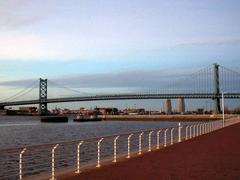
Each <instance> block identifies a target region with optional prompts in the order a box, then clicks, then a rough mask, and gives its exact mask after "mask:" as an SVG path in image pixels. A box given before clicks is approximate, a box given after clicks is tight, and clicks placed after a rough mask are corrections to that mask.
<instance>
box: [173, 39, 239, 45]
mask: <svg viewBox="0 0 240 180" xmlns="http://www.w3.org/2000/svg"><path fill="white" fill-rule="evenodd" d="M209 45H210V46H212V45H214V46H222V45H240V39H238V38H236V39H222V40H221V39H220V40H205V41H204V40H202V41H189V42H182V43H177V44H176V47H179V46H180V47H181V46H209Z"/></svg>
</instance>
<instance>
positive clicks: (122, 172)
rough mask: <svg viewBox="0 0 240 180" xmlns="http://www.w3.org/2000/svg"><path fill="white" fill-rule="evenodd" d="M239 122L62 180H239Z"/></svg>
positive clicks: (67, 175)
mask: <svg viewBox="0 0 240 180" xmlns="http://www.w3.org/2000/svg"><path fill="white" fill-rule="evenodd" d="M239 131H240V123H238V124H236V125H233V126H229V127H226V128H224V129H220V130H217V131H215V132H213V133H210V134H205V135H202V136H199V137H196V138H194V139H192V140H189V141H185V142H182V143H179V144H175V145H173V146H170V147H168V148H164V149H161V150H159V151H154V152H151V153H146V154H144V155H142V156H139V157H136V158H132V159H130V160H127V161H122V162H119V163H117V164H114V165H107V166H103V167H101V168H100V169H93V170H91V171H86V172H82V173H81V174H80V175H79V176H76V175H74V174H66V175H64V176H62V177H60V178H59V179H88V180H91V179H98V180H101V179H102V180H110V179H114V180H118V179H119V180H120V179H126V180H128V179H146V180H148V179H239V178H240V151H239V150H240V144H239V139H240V133H239Z"/></svg>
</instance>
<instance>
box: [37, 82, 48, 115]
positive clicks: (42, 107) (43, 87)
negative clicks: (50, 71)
mask: <svg viewBox="0 0 240 180" xmlns="http://www.w3.org/2000/svg"><path fill="white" fill-rule="evenodd" d="M46 101H47V79H41V78H40V80H39V102H40V103H39V114H40V115H47V114H48V109H47V102H46Z"/></svg>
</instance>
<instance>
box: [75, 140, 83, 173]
mask: <svg viewBox="0 0 240 180" xmlns="http://www.w3.org/2000/svg"><path fill="white" fill-rule="evenodd" d="M83 142H84V141H81V142H80V143H78V145H77V171H76V172H75V173H77V174H79V173H80V146H81V145H82V144H83Z"/></svg>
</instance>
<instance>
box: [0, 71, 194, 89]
mask: <svg viewBox="0 0 240 180" xmlns="http://www.w3.org/2000/svg"><path fill="white" fill-rule="evenodd" d="M191 70H192V69H191ZM187 72H189V71H186V70H184V71H183V70H181V71H176V70H174V71H169V70H160V69H159V70H135V71H123V72H112V73H96V74H85V75H69V76H64V77H58V78H54V79H51V78H50V79H49V83H48V84H49V86H51V84H59V85H60V86H65V87H69V88H150V87H153V88H156V87H160V86H163V85H166V84H169V80H171V81H174V80H179V79H182V78H184V77H185V76H186V74H187ZM33 81H34V80H32V79H27V80H19V81H8V82H0V85H2V86H21V87H24V86H27V85H29V84H31V83H32V82H33Z"/></svg>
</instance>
